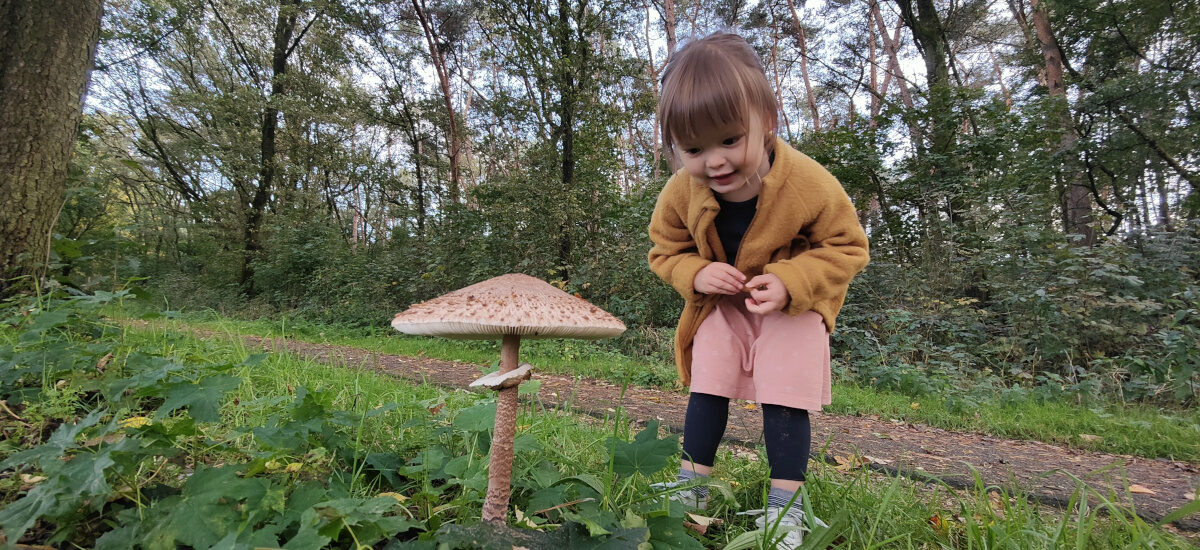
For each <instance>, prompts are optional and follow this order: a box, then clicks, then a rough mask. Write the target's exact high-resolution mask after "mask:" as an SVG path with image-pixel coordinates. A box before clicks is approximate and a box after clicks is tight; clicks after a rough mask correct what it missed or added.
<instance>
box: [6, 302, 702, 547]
mask: <svg viewBox="0 0 1200 550" xmlns="http://www.w3.org/2000/svg"><path fill="white" fill-rule="evenodd" d="M128 294H129V293H128V292H127V291H122V292H119V293H108V294H106V295H96V296H79V297H74V298H70V299H60V298H47V299H44V300H42V301H41V302H38V303H36V304H34V305H33V306H32V307H31V306H30V305H29V304H22V305H21V307H20V308H18V309H11V310H7V311H6V314H9V315H12V316H11V317H10V318H9V321H10V322H12V323H15V327H14V328H12V329H11V330H9V331H7V332H6V334H11V338H10V339H9V340H10V341H9V343H7V344H6V345H4V346H3V347H0V358H3V360H4V361H5V365H4V367H5V368H4V370H3V371H2V372H4V374H5V377H4V379H3V380H2V381H0V382H2V384H0V391H2V393H3V395H4V397H5V398H6V400H7V403H9V404H10V405H11V406H13V407H16V410H17V411H19V412H20V413H22V414H24V416H25V418H26V419H28V420H31V421H32V420H34V419H35V418H36V417H37V416H38V415H44V418H45V420H44V422H47V423H50V425H54V426H57V427H55V428H54V429H52V430H46V431H42V430H35V431H30V432H28V433H25V434H23V435H22V434H17V435H16V437H15V440H19V441H21V442H22V444H21V446H19V447H6V448H5V452H6V456H4V459H3V460H2V461H0V471H11V472H13V473H14V474H18V473H19V474H22V475H23V476H24V478H23V479H28V480H32V481H30V482H29V483H30V485H29V486H26V487H24V488H21V489H17V488H16V487H15V486H6V488H5V489H4V493H3V494H4V498H3V499H2V500H0V503H2V504H3V506H2V507H0V530H3V533H5V535H6V536H7V537H8V539H7V540H9V541H11V542H16V541H20V540H31V541H38V542H45V543H50V544H78V545H90V544H94V545H95V547H97V548H147V549H152V548H175V547H180V546H188V547H195V548H208V547H217V546H229V547H241V546H267V547H279V546H283V547H287V548H327V547H339V548H340V547H350V548H362V547H364V545H365V546H370V545H373V544H378V543H382V542H383V541H385V540H389V539H390V540H393V541H394V542H397V543H398V542H401V541H407V542H408V543H412V544H414V545H416V544H417V542H418V541H417V540H416V538H417V537H418V536H421V540H435V539H436V540H439V541H442V542H446V543H449V544H456V543H455V542H454V541H457V540H460V539H459V538H455V537H458V536H459V535H455V533H458V532H467V533H469V532H471V531H470V530H468V531H460V530H459V528H458V527H452V525H454V524H456V523H457V522H458V521H459V520H460V519H461V517H464V516H465V517H470V516H472V515H475V514H478V510H479V508H480V506H481V503H482V499H483V495H484V492H485V491H486V488H487V475H486V468H485V467H486V464H487V460H486V453H487V450H488V447H489V441H490V430H491V427H492V423H493V418H494V416H495V407H496V405H495V402H494V400H491V399H485V400H478V399H477V400H475V404H474V405H473V406H467V407H455V408H454V409H449V408H444V405H445V403H444V401H442V402H440V403H435V404H431V403H428V402H425V403H409V404H403V403H383V404H381V405H379V406H378V407H375V408H373V409H370V410H365V411H362V412H351V411H344V410H338V409H336V408H335V407H334V406H333V402H334V397H335V396H334V395H333V393H332V392H330V391H328V390H313V389H310V388H308V387H307V386H303V385H301V386H297V387H295V388H294V389H291V391H292V393H293V395H292V396H291V397H290V398H289V397H288V396H283V397H282V398H280V397H271V396H263V398H261V399H259V400H256V401H255V403H253V404H251V406H256V407H265V409H266V410H267V411H271V412H269V413H268V414H265V415H264V416H262V417H261V420H259V421H249V422H247V421H246V419H243V420H242V421H239V422H236V423H235V424H230V423H229V422H228V421H229V416H230V415H231V414H239V415H240V414H242V413H241V408H243V407H245V406H246V405H245V404H243V405H242V406H241V407H234V408H232V409H231V408H229V407H228V406H227V405H228V404H229V403H228V401H229V398H228V396H230V395H231V394H239V395H240V394H243V393H244V392H245V388H244V384H245V381H246V380H247V379H248V377H249V373H251V372H253V371H254V370H256V369H258V368H261V367H262V363H263V362H264V361H266V360H268V359H267V357H266V356H264V355H261V354H258V355H249V356H246V357H245V359H242V360H240V361H221V360H212V359H206V358H205V357H203V356H202V355H201V356H195V355H191V354H184V355H180V356H166V355H160V354H156V353H152V352H150V350H148V349H144V348H143V349H142V350H141V351H136V352H135V351H133V350H132V349H130V348H128V347H126V346H125V345H123V344H122V339H121V337H120V335H121V333H120V332H118V331H114V330H111V329H109V328H108V326H107V325H105V324H102V323H98V321H97V319H98V317H97V315H96V314H97V312H98V311H99V309H100V308H101V307H104V306H105V305H106V304H107V303H109V302H110V301H112V300H116V299H121V298H124V297H126V296H128ZM172 347H173V346H172ZM26 365H30V366H28V367H27V366H26ZM64 395H65V397H64ZM263 399H266V401H263ZM234 404H235V405H237V403H236V402H235V403H234ZM397 413H403V414H402V417H401V419H400V421H399V422H397V421H396V420H395V415H396V414H397ZM385 417H392V418H389V419H388V424H389V425H396V426H399V428H400V429H401V430H402V431H403V432H406V433H410V434H411V435H412V437H410V438H403V437H402V438H399V439H398V440H396V441H395V442H394V443H390V444H388V445H385V446H378V445H377V444H375V443H368V442H366V441H364V440H363V438H362V434H363V426H364V424H365V423H367V422H378V421H380V420H383V419H384V418H385ZM405 418H407V419H405ZM18 420H20V417H18ZM20 424H22V425H25V426H29V424H26V423H25V422H24V421H22V422H20ZM5 429H6V430H8V428H7V427H6V428H5ZM657 431H658V428H657V426H656V425H655V426H651V427H649V428H648V429H647V430H646V431H643V432H642V433H640V434H639V435H638V437H637V438H636V439H635V440H634V441H633V442H626V441H624V440H623V439H621V438H611V439H610V444H611V445H612V446H613V447H612V448H613V449H615V450H614V451H613V452H614V455H613V461H612V464H613V465H614V466H613V470H612V471H611V472H610V474H609V477H608V479H607V480H604V481H602V480H600V479H598V478H594V477H590V476H588V475H587V474H583V475H575V476H564V475H563V474H561V473H560V472H559V467H558V466H555V465H554V464H552V463H550V462H547V461H546V460H544V459H541V458H534V459H531V460H519V461H518V465H517V471H516V476H515V479H518V480H529V481H519V482H518V483H516V484H515V487H514V489H515V490H514V504H515V505H517V506H518V507H519V508H523V509H531V508H529V506H530V505H537V504H536V498H541V499H546V498H547V497H550V498H551V499H552V500H553V503H552V504H550V505H549V506H547V507H555V506H558V505H560V504H562V502H564V500H554V497H555V496H557V497H566V496H567V495H571V496H572V497H573V498H574V499H578V498H585V499H588V500H587V502H591V503H600V502H603V504H602V505H600V504H593V505H590V506H588V505H584V506H581V507H580V508H579V509H569V508H563V509H562V511H561V514H563V515H564V517H568V518H570V521H568V522H567V523H566V524H565V525H563V527H562V528H560V529H558V530H556V531H553V532H551V534H550V535H548V537H549V538H548V539H547V540H551V541H562V540H570V541H575V542H578V543H579V544H582V545H583V546H582V547H593V546H595V547H601V546H604V547H626V546H624V545H629V544H632V546H629V547H637V545H638V544H641V543H644V542H647V541H651V542H653V543H655V544H666V545H668V546H667V547H671V548H696V547H698V543H696V542H695V540H694V539H690V538H689V537H688V536H687V535H686V534H683V535H682V538H680V534H681V533H683V531H682V518H681V516H679V515H678V514H676V515H674V516H661V517H660V516H655V515H651V516H648V518H649V520H647V519H642V517H643V516H640V515H638V513H635V512H634V511H633V510H632V509H629V510H626V509H625V507H627V506H630V505H631V504H632V502H633V500H631V499H632V496H633V495H634V494H635V492H636V491H635V488H634V485H633V480H634V479H643V478H635V477H634V476H635V474H639V475H641V476H648V475H652V474H657V473H658V472H659V471H660V470H662V469H663V468H665V467H667V466H668V459H669V457H670V456H672V455H676V454H678V451H679V445H678V438H677V436H671V437H668V438H667V439H659V438H658V437H657V435H656V434H657ZM6 433H8V432H7V431H6ZM43 433H45V434H48V436H45V437H44V436H43V435H42V434H43ZM43 437H44V438H43ZM516 450H517V453H518V456H519V457H522V456H525V455H530V454H534V455H536V454H539V453H541V452H542V451H541V446H540V444H539V443H538V442H537V441H536V440H535V439H533V438H532V437H529V436H522V437H519V438H518V439H517V441H516ZM642 483H644V481H642ZM581 495H582V497H581ZM531 497H536V498H535V499H534V500H530V498H531ZM616 497H619V499H617V498H616ZM446 500H450V502H451V504H450V505H446V504H445V501H446ZM542 521H543V523H544V520H542ZM443 524H445V525H447V527H446V528H444V529H441V530H439V527H441V526H442V525H443ZM581 526H584V527H581ZM545 527H549V526H548V525H547V526H545ZM478 528H485V527H477V528H473V529H478ZM435 531H436V532H437V534H436V535H434V534H433V533H434V532H435ZM422 533H424V535H422ZM426 537H432V538H426ZM442 537H445V540H444V541H443V540H442ZM460 538H461V537H460ZM462 540H464V541H465V540H467V539H462ZM689 541H690V542H689ZM575 542H573V543H572V544H574V543H575ZM439 543H441V542H439ZM463 544H467V543H465V542H464V543H463ZM418 546H419V545H418ZM468 547H470V546H469V545H468Z"/></svg>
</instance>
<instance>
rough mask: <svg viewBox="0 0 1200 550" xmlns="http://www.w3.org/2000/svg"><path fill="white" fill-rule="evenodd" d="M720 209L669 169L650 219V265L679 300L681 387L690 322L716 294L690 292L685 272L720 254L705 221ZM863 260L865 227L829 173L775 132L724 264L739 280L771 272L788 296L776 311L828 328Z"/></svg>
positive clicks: (690, 275) (686, 372) (692, 333)
mask: <svg viewBox="0 0 1200 550" xmlns="http://www.w3.org/2000/svg"><path fill="white" fill-rule="evenodd" d="M720 209H721V207H720V206H719V205H718V203H717V199H716V197H714V196H713V192H712V190H711V189H709V187H708V185H707V184H705V183H704V182H702V181H698V180H695V179H693V178H692V177H691V176H690V175H689V174H688V173H687V172H686V171H685V170H679V171H678V172H676V173H675V175H674V176H672V177H671V179H670V181H668V182H667V185H666V186H665V187H663V190H662V192H661V193H660V194H659V196H658V204H657V205H656V206H655V208H654V215H653V217H651V219H650V239H651V240H652V241H654V246H653V247H652V248H651V249H650V255H649V260H650V269H651V270H653V271H654V273H655V274H657V275H658V276H659V277H661V278H662V279H663V280H664V281H666V282H668V283H670V284H671V286H673V287H675V290H677V291H679V294H680V295H681V296H683V299H684V301H685V304H684V307H683V314H682V315H681V316H680V318H679V327H678V329H677V330H676V333H675V367H676V369H677V370H678V371H679V377H680V379H681V381H682V382H683V383H684V384H685V385H686V384H690V383H691V369H692V341H693V339H695V337H696V330H697V329H698V328H699V327H700V323H701V322H703V321H704V319H705V318H706V317H708V314H709V313H711V312H712V310H713V307H714V305H715V304H716V301H717V299H718V298H719V296H717V295H706V294H700V293H697V292H696V290H695V289H694V288H692V280H693V279H695V278H696V273H697V272H699V271H700V270H701V269H703V268H704V266H707V265H708V264H710V263H712V262H725V261H727V256H726V255H725V251H724V250H723V249H722V247H721V239H720V238H719V237H718V236H717V228H716V224H715V223H714V220H715V219H716V217H717V212H718V211H720ZM868 260H869V256H868V250H867V235H866V232H864V231H863V228H862V226H861V225H860V224H859V223H858V216H857V214H856V212H855V210H854V205H853V204H852V203H851V202H850V197H849V196H847V195H846V191H845V190H844V189H842V186H841V184H840V183H838V181H837V178H834V177H833V174H830V173H829V171H828V170H826V169H825V168H824V167H823V166H821V165H820V164H819V163H817V161H815V160H813V159H811V158H809V157H808V156H807V155H805V154H803V153H801V152H799V151H797V150H795V149H793V148H792V147H791V146H790V145H788V144H787V143H786V142H785V141H783V140H782V139H779V138H776V140H775V161H774V163H773V164H772V165H771V169H770V171H769V172H768V173H767V175H766V177H764V178H763V187H762V191H761V192H759V195H758V210H757V212H756V213H755V214H754V220H753V221H752V222H751V223H750V228H749V229H747V230H746V235H745V236H744V237H743V238H742V244H741V247H740V248H739V249H738V256H737V264H736V265H734V267H735V268H737V270H738V271H741V272H742V273H743V274H745V275H746V277H747V278H748V279H749V278H753V277H755V276H756V275H759V274H762V273H773V274H775V275H776V276H777V277H779V278H780V279H781V280H782V281H783V283H784V286H786V287H787V290H788V294H789V296H790V300H791V301H790V302H789V303H788V305H786V306H785V307H784V308H783V313H785V314H787V315H799V314H801V313H804V312H806V311H809V310H812V311H816V312H817V313H819V314H821V316H822V317H824V319H825V327H826V330H828V331H829V332H833V328H834V321H835V320H836V319H837V314H838V312H839V311H840V310H841V308H842V302H843V301H845V299H846V290H847V289H848V288H849V286H850V279H852V278H853V277H854V275H855V274H856V273H858V272H859V271H861V270H862V269H863V268H864V267H866V265H867V261H868ZM748 279H747V280H748Z"/></svg>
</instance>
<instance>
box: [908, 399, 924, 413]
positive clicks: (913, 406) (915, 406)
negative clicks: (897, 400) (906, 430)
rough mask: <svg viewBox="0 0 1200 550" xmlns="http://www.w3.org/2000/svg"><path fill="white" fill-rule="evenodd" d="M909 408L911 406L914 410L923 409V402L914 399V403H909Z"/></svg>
mask: <svg viewBox="0 0 1200 550" xmlns="http://www.w3.org/2000/svg"><path fill="white" fill-rule="evenodd" d="M908 408H910V409H912V410H914V411H918V410H921V404H920V403H918V402H916V401H913V403H912V405H909V406H908Z"/></svg>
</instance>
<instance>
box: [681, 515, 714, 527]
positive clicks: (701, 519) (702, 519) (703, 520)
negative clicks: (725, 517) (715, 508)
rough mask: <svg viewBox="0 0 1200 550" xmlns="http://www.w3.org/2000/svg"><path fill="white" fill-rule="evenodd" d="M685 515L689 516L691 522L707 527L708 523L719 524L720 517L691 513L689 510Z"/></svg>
mask: <svg viewBox="0 0 1200 550" xmlns="http://www.w3.org/2000/svg"><path fill="white" fill-rule="evenodd" d="M687 515H688V517H689V518H691V519H692V521H693V522H695V523H696V525H701V526H704V527H708V526H709V525H720V524H721V518H710V517H708V516H701V515H698V514H693V513H691V512H688V513H687Z"/></svg>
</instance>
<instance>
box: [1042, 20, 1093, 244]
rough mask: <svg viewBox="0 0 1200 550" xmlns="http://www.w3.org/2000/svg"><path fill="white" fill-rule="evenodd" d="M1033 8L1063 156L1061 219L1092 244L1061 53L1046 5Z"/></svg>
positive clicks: (1089, 213)
mask: <svg viewBox="0 0 1200 550" xmlns="http://www.w3.org/2000/svg"><path fill="white" fill-rule="evenodd" d="M1030 7H1031V8H1033V14H1032V15H1033V28H1034V30H1035V32H1036V34H1037V40H1038V43H1039V44H1040V45H1041V48H1042V57H1043V58H1044V59H1045V60H1046V71H1045V74H1046V88H1047V91H1048V93H1049V96H1050V99H1051V101H1054V102H1055V103H1056V105H1055V109H1054V112H1055V113H1056V114H1057V115H1058V120H1057V121H1056V122H1057V126H1058V128H1057V129H1058V132H1059V138H1058V144H1057V147H1056V151H1055V152H1056V153H1057V154H1058V156H1059V157H1060V158H1061V159H1063V160H1062V162H1061V163H1060V165H1059V166H1060V170H1061V171H1060V173H1059V174H1060V180H1061V181H1062V182H1064V184H1065V185H1066V189H1065V190H1064V191H1063V222H1064V225H1065V227H1064V229H1065V230H1066V232H1067V233H1069V234H1075V235H1082V236H1083V240H1082V242H1081V243H1080V244H1083V245H1085V246H1092V245H1093V244H1095V243H1096V230H1095V228H1093V227H1092V200H1091V198H1092V197H1091V189H1089V188H1088V186H1087V182H1086V180H1085V179H1084V172H1083V170H1082V169H1081V167H1080V166H1079V165H1078V163H1076V162H1072V161H1070V160H1068V159H1073V158H1074V157H1075V155H1076V153H1075V146H1076V144H1078V142H1079V134H1077V133H1076V132H1075V124H1074V121H1073V120H1071V110H1070V108H1069V104H1068V100H1067V86H1066V83H1065V80H1064V77H1063V52H1062V48H1060V47H1059V45H1058V40H1057V39H1056V38H1055V37H1054V33H1053V31H1052V30H1051V28H1050V17H1049V14H1047V13H1046V7H1045V6H1044V5H1042V3H1041V1H1040V0H1031V1H1030Z"/></svg>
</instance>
